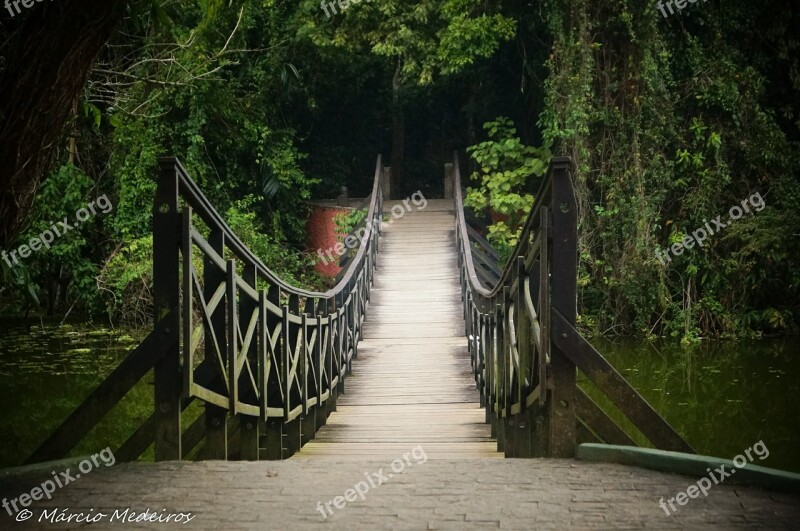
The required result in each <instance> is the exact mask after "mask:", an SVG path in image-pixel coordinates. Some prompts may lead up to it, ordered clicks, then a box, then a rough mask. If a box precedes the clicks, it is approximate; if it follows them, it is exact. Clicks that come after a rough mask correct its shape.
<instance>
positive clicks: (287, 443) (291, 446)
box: [283, 418, 303, 458]
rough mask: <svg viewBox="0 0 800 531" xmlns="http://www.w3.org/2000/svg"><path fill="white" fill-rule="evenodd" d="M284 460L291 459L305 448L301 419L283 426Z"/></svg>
mask: <svg viewBox="0 0 800 531" xmlns="http://www.w3.org/2000/svg"><path fill="white" fill-rule="evenodd" d="M283 429H284V432H283V437H284V458H287V457H291V456H293V455H294V454H296V453H297V452H299V451H300V448H301V447H302V446H303V431H302V430H303V424H302V420H301V419H300V418H296V419H294V420H293V421H291V422H287V423H285V424H284V425H283Z"/></svg>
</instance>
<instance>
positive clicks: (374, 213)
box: [159, 155, 383, 299]
mask: <svg viewBox="0 0 800 531" xmlns="http://www.w3.org/2000/svg"><path fill="white" fill-rule="evenodd" d="M159 163H160V165H161V169H162V173H163V172H164V171H165V170H166V171H169V169H171V168H174V170H175V172H176V173H177V175H178V187H179V191H180V194H181V196H182V197H183V198H184V199H185V200H186V201H187V203H188V204H189V206H191V207H192V208H193V209H194V211H195V213H196V214H197V215H199V216H200V218H201V219H203V221H204V222H205V223H206V224H208V225H209V226H210V227H211V228H212V229H213V228H216V229H218V230H220V231H222V232H223V233H224V234H225V238H226V241H227V243H226V245H227V246H228V247H229V248H230V249H231V250H232V251H233V252H234V254H236V256H238V257H239V259H240V260H243V261H244V262H245V263H248V264H251V265H254V266H255V267H256V268H257V269H258V274H259V275H260V276H261V277H262V278H264V279H266V280H267V282H269V283H270V284H272V285H275V286H278V287H280V288H281V290H283V291H284V292H286V293H291V294H294V295H299V296H301V297H308V298H317V299H331V298H333V297H335V296H336V295H339V294H340V293H342V292H343V291H344V290H346V289H347V286H348V285H349V284H350V283H351V282H352V280H353V275H354V273H355V271H356V269H357V265H358V264H359V263H361V262H362V261H363V259H364V255H365V254H366V253H367V246H368V242H369V240H370V238H369V237H368V236H369V231H372V230H374V227H375V226H376V225H377V226H380V220H381V218H382V211H383V208H382V207H383V194H382V190H381V183H382V181H381V172H382V164H381V156H380V155H378V159H377V162H376V164H375V176H374V179H373V184H372V192H371V198H370V202H369V210H368V213H367V217H366V219H367V220H371V221H372V222H371V223H367V227H368V229H367V230H368V232H367V234H366V235H365V237H364V238H363V239H362V240H361V243H360V244H359V247H358V251H357V252H356V256H355V258H354V259H353V260H351V261H350V263H349V267H348V268H347V271H346V273H345V274H344V276H342V277H341V280H339V282H337V283H336V285H335V286H334V287H333V288H331V289H329V290H328V291H325V292H317V291H309V290H305V289H303V288H299V287H296V286H292V285H291V284H289V283H287V282H286V281H284V280H283V279H281V278H280V277H279V276H278V275H277V274H275V272H273V271H272V270H271V269H270V268H269V267H268V266H267V265H266V264H264V262H263V261H261V259H260V258H259V257H258V256H256V255H255V254H253V252H252V251H251V250H250V249H249V248H248V247H247V246H246V245H245V244H244V243H243V242H242V241H241V240H240V239H239V237H238V236H237V235H236V233H235V232H233V230H232V229H231V228H230V227H229V226H228V224H227V223H226V222H225V220H224V219H223V218H222V216H221V215H220V214H219V212H217V210H216V209H215V208H214V207H213V206H212V204H211V202H210V201H209V200H208V198H207V197H206V196H205V194H203V192H202V190H200V187H199V186H198V185H197V183H195V182H194V180H192V179H191V178H190V177H189V175H188V173H187V171H186V169H185V168H184V167H183V164H181V162H180V161H179V160H178V159H176V158H174V157H166V158H162V159H160V160H159Z"/></svg>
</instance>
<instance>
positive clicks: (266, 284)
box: [157, 158, 383, 457]
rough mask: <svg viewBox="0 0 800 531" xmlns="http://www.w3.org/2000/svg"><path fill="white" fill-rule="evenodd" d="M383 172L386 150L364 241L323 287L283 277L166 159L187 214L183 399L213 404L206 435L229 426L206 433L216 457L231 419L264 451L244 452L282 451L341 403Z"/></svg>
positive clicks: (368, 279) (183, 220)
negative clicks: (328, 285)
mask: <svg viewBox="0 0 800 531" xmlns="http://www.w3.org/2000/svg"><path fill="white" fill-rule="evenodd" d="M381 171H382V168H381V163H380V158H379V159H378V163H377V166H376V173H375V180H374V186H373V191H372V196H371V198H370V203H369V212H368V215H367V217H366V224H365V225H366V231H365V232H364V236H363V238H362V241H361V245H360V246H359V247H358V248H357V250H356V252H355V256H353V257H352V259H351V260H350V261H349V263H348V267H347V269H346V270H345V271H344V272H343V274H342V275H341V278H340V280H339V282H338V283H337V285H336V286H335V287H334V288H333V289H331V290H329V291H328V292H324V293H323V292H310V291H307V290H302V289H298V288H295V287H292V286H290V285H288V284H286V283H284V282H283V281H282V280H281V279H280V278H278V277H277V276H276V275H275V274H274V273H272V271H270V270H269V268H268V267H267V266H266V265H265V264H263V263H262V262H261V261H260V260H259V259H258V258H257V257H256V256H255V255H253V254H252V253H251V252H250V250H249V249H248V248H247V247H246V246H245V245H244V244H243V243H242V242H241V241H240V240H239V239H238V238H237V236H236V235H235V234H234V233H233V232H232V231H231V229H230V228H229V227H228V226H227V224H226V223H225V222H224V220H223V219H222V218H221V217H220V216H219V214H218V213H217V212H216V211H215V210H214V209H213V208H212V207H211V205H210V203H209V202H208V200H207V199H206V198H205V196H204V195H203V194H202V193H201V192H200V190H199V188H198V187H197V185H196V184H195V183H194V182H193V181H192V180H191V179H190V178H189V177H188V175H187V174H186V172H185V170H184V169H183V167H182V166H181V165H180V163H179V162H177V161H176V160H174V159H171V160H169V161H165V162H164V164H163V166H162V182H161V185H162V186H173V185H174V186H175V192H176V194H175V201H174V203H173V206H174V207H175V214H176V218H177V219H178V220H180V231H179V232H178V233H177V236H178V237H177V242H176V243H177V247H178V248H179V249H180V267H179V268H178V269H179V271H180V282H179V286H180V287H179V289H178V291H177V293H176V294H175V296H174V297H173V299H174V300H177V301H179V304H180V312H179V323H178V324H179V328H180V334H179V337H177V338H176V339H177V341H178V344H179V348H178V350H179V351H180V352H181V353H182V354H181V363H180V370H181V373H182V379H183V385H182V388H181V398H182V399H184V400H192V399H199V400H201V401H203V402H204V403H206V404H207V405H208V406H207V411H206V419H205V422H206V423H207V424H208V426H207V432H206V435H207V436H208V435H210V434H211V432H213V431H214V429H218V430H219V431H220V432H221V433H220V434H217V437H216V438H217V442H218V443H219V444H216V445H215V444H211V445H208V444H207V446H209V447H210V448H211V453H212V454H215V453H216V454H217V455H207V456H208V457H226V456H227V454H228V450H227V448H226V447H227V439H228V437H229V435H230V434H228V433H227V432H228V429H227V426H228V424H229V420H230V418H234V419H243V422H245V423H246V425H247V426H248V427H249V428H248V429H252V430H254V431H255V432H256V433H257V435H256V439H257V441H256V444H257V445H258V446H257V448H256V451H255V452H254V451H253V449H252V448H250V449H249V450H248V451H247V452H245V451H244V450H243V453H249V454H251V455H252V454H254V453H255V454H258V453H261V454H265V455H266V456H267V457H284V456H285V455H288V454H291V453H292V452H293V451H296V450H297V449H298V448H299V445H301V444H302V443H303V442H305V441H306V440H309V439H311V438H313V436H314V431H315V430H316V428H317V427H319V425H321V424H322V423H324V420H325V417H326V416H327V414H328V413H329V411H330V410H332V408H333V407H335V397H336V395H337V394H338V393H339V392H341V391H342V390H343V389H344V387H343V386H344V379H345V376H346V375H347V374H348V372H349V371H350V370H351V367H352V360H353V358H354V357H355V356H356V355H357V345H358V341H359V340H360V339H361V327H362V323H363V321H364V319H365V313H366V309H367V304H368V302H369V296H370V287H371V284H372V278H373V272H374V269H375V265H376V259H377V247H378V238H379V233H380V229H381V223H382V211H383V198H382V190H381V178H380V177H381V175H380V172H381ZM157 208H162V209H164V210H165V212H170V211H171V210H170V208H169V207H163V206H162V207H159V206H158V205H157ZM174 258H175V259H176V260H178V259H179V258H178V256H177V255H174ZM177 280H178V279H176V281H177ZM301 307H302V310H301ZM318 416H319V419H318V418H317V417H318ZM276 429H277V431H278V433H277V435H275V434H274V433H273V434H271V435H272V436H271V437H270V434H269V433H267V432H268V431H269V430H272V431H275V430H276ZM266 439H273V445H272V446H273V447H272V448H266V446H268V444H267V443H265V440H266ZM220 452H223V453H225V454H226V455H224V456H220V455H218V454H219V453H220Z"/></svg>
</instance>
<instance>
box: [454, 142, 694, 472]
mask: <svg viewBox="0 0 800 531" xmlns="http://www.w3.org/2000/svg"><path fill="white" fill-rule="evenodd" d="M570 166H571V161H570V159H569V158H567V157H555V158H553V159H552V160H551V162H550V166H549V168H548V171H547V174H546V176H545V178H544V181H543V182H542V184H541V187H540V189H539V192H538V194H537V195H536V196H535V203H534V207H533V208H532V209H531V211H530V213H529V214H528V217H527V218H526V220H525V223H524V225H523V227H522V230H521V232H520V236H519V240H518V242H517V245H516V247H515V248H514V250H513V251H512V252H511V255H510V258H509V260H508V262H507V263H506V264H505V267H503V269H502V273H501V275H500V278H499V279H498V281H497V283H496V284H494V285H493V286H487V285H485V284H484V283H483V282H482V281H481V277H480V275H479V274H478V272H477V268H476V264H475V261H474V257H473V248H472V243H471V239H470V235H471V234H472V235H473V237H474V234H475V231H473V230H471V228H470V227H469V226H468V225H467V222H466V216H465V215H464V196H463V192H462V183H461V171H460V168H459V161H458V154H456V155H455V161H454V194H453V195H454V200H455V211H456V245H457V247H458V255H459V256H458V263H459V267H460V269H461V271H460V277H461V292H462V301H463V305H464V319H465V324H466V329H465V332H466V335H467V336H469V351H470V355H471V358H472V365H473V372H474V376H475V380H476V382H477V384H478V388H479V390H480V391H481V402H482V403H483V404H485V406H486V408H487V417H488V418H490V419H491V421H492V423H493V426H494V430H493V431H494V432H496V433H497V440H498V446H499V448H500V449H501V450H505V452H506V455H508V456H512V457H531V456H552V457H570V456H572V455H574V452H575V447H576V443H577V442H578V441H577V439H578V431H579V429H578V426H580V427H581V430H580V431H581V436H588V437H590V442H594V441H596V440H599V441H601V442H603V441H604V442H616V443H620V442H621V443H623V444H624V443H625V442H629V441H631V440H632V439H630V438H629V437H628V436H627V435H626V434H625V432H624V431H623V430H622V429H621V428H620V427H619V426H618V425H617V424H616V423H615V422H614V421H613V420H611V418H610V417H609V416H608V415H606V413H605V412H603V411H602V409H600V407H599V406H597V404H595V403H594V402H593V401H592V400H591V399H590V398H589V397H588V396H586V395H585V394H584V393H583V392H582V391H581V390H580V389H578V388H577V386H576V379H575V375H576V369H579V370H581V372H583V373H584V374H585V375H586V376H587V377H588V378H589V380H591V381H592V382H593V383H594V384H595V385H596V386H597V387H598V388H599V389H600V390H601V391H603V392H604V393H605V395H606V396H607V397H608V398H609V399H610V400H611V402H612V403H614V405H616V406H617V407H618V408H619V409H620V410H621V411H622V412H623V413H624V414H625V415H626V416H627V417H628V419H629V420H630V421H631V422H632V423H633V424H634V425H635V426H636V427H637V429H639V431H640V432H641V433H642V434H643V435H644V436H645V437H647V438H648V439H649V440H650V441H651V442H652V443H653V444H655V446H656V447H658V448H661V449H665V450H676V451H682V452H694V450H693V449H692V447H691V446H689V444H688V443H686V441H684V440H683V438H681V436H680V435H679V434H678V433H677V432H676V431H675V430H674V429H673V428H672V426H670V425H669V424H668V423H667V422H666V421H665V420H664V419H663V418H662V417H661V416H660V415H659V414H658V413H657V412H656V411H655V410H654V409H653V408H652V407H651V406H650V404H648V403H647V401H646V400H645V399H644V398H643V397H642V396H641V395H640V394H639V393H638V392H636V390H635V389H633V388H632V387H631V386H630V384H629V383H628V382H627V381H626V380H625V379H624V378H623V377H622V376H621V375H620V374H619V373H618V372H617V371H616V370H615V369H614V368H613V367H612V366H611V364H609V363H608V362H607V361H606V360H605V358H603V356H602V355H601V354H600V353H599V352H597V351H596V350H595V349H594V348H593V347H592V346H591V344H590V343H589V342H588V341H587V340H586V339H585V338H584V337H583V336H582V335H581V334H580V332H579V331H578V330H577V327H576V316H577V310H576V295H577V293H576V292H577V254H578V252H577V204H576V200H575V194H574V191H573V188H572V181H571V176H570ZM485 260H486V257H481V261H482V262H485ZM507 419H514V420H509V421H508V422H507V421H506V420H507ZM544 419H547V422H549V423H550V426H549V428H547V427H546V426H545V425H544V422H545V420H544ZM535 424H539V426H538V427H537V428H536V429H534V425H535ZM508 426H512V428H509V427H508ZM517 427H519V428H520V429H517ZM587 434H588V435H587ZM591 438H594V441H593V440H592V439H591Z"/></svg>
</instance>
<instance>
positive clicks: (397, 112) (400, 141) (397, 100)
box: [391, 59, 406, 199]
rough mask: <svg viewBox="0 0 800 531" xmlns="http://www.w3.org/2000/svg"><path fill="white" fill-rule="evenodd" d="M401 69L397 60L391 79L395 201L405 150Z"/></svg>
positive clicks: (399, 185)
mask: <svg viewBox="0 0 800 531" xmlns="http://www.w3.org/2000/svg"><path fill="white" fill-rule="evenodd" d="M401 69H402V61H401V60H400V59H398V60H397V67H396V68H395V71H394V76H393V77H392V184H391V190H392V195H394V196H395V197H394V198H393V199H397V198H400V197H402V193H403V192H401V190H400V187H401V183H402V182H403V160H404V158H405V150H406V118H405V114H404V112H403V103H402V101H401V96H400V91H401V89H402V81H401V76H400V71H401Z"/></svg>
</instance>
